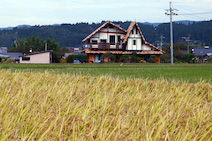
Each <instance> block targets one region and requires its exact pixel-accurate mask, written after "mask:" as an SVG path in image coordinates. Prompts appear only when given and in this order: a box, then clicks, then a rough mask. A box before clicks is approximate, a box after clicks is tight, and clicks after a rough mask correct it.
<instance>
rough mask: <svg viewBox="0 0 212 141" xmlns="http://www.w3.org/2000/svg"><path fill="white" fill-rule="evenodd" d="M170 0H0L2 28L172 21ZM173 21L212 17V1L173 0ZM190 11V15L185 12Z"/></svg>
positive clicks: (200, 19)
mask: <svg viewBox="0 0 212 141" xmlns="http://www.w3.org/2000/svg"><path fill="white" fill-rule="evenodd" d="M169 2H170V0H0V19H1V20H0V28H3V27H15V26H18V25H25V24H26V25H52V24H62V23H72V24H74V23H79V22H88V23H92V22H95V23H99V22H101V21H103V20H104V21H108V20H110V21H137V22H150V23H164V22H169V16H167V15H165V9H169ZM172 6H173V8H175V9H177V10H178V11H175V12H176V13H178V14H179V15H178V16H173V21H179V20H194V21H205V20H211V19H212V0H173V1H172ZM185 14H190V15H185Z"/></svg>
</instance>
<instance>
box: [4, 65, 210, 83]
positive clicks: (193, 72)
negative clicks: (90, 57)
mask: <svg viewBox="0 0 212 141" xmlns="http://www.w3.org/2000/svg"><path fill="white" fill-rule="evenodd" d="M0 69H11V70H12V71H15V70H16V71H17V70H23V71H36V72H44V71H54V72H55V73H59V74H61V73H66V74H81V75H91V76H101V75H110V76H112V77H119V78H129V77H130V78H144V79H157V80H158V79H161V78H164V79H166V80H168V81H172V80H179V81H186V82H191V83H195V82H199V81H205V82H208V83H211V82H212V64H175V65H174V66H171V65H170V64H122V65H121V64H112V63H109V64H48V65H41V64H36V65H34V64H0Z"/></svg>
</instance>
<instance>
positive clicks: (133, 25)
mask: <svg viewBox="0 0 212 141" xmlns="http://www.w3.org/2000/svg"><path fill="white" fill-rule="evenodd" d="M135 26H136V28H137V29H138V31H139V34H140V35H141V38H142V40H143V42H144V44H145V45H148V46H150V47H151V48H154V49H156V50H158V51H162V52H163V53H164V51H163V50H161V49H159V48H157V47H156V46H154V45H152V44H150V43H148V42H147V41H146V40H145V38H144V35H143V34H142V32H141V29H140V27H139V26H138V23H137V22H131V24H130V26H129V27H128V29H127V34H126V36H125V37H124V38H123V44H125V43H126V42H127V40H128V38H129V36H130V34H131V32H132V30H133V28H134V27H135Z"/></svg>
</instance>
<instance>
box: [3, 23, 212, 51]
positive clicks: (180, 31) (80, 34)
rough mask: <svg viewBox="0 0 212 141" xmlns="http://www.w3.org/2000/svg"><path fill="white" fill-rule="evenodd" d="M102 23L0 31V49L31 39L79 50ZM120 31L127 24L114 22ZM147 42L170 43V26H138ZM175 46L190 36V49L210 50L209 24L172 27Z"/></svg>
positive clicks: (176, 24) (175, 25)
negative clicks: (208, 47)
mask: <svg viewBox="0 0 212 141" xmlns="http://www.w3.org/2000/svg"><path fill="white" fill-rule="evenodd" d="M104 22H105V21H102V22H101V23H92V24H88V23H76V24H61V25H47V26H31V27H27V26H26V27H21V28H18V27H16V28H13V29H11V30H1V31H0V46H1V47H3V46H5V47H8V48H12V47H13V45H14V41H15V40H16V38H18V39H19V40H20V39H22V40H23V39H24V38H31V37H32V36H33V35H34V36H35V37H39V38H40V39H42V40H47V39H48V38H50V39H51V40H54V41H55V42H57V43H58V44H59V45H60V47H79V46H82V45H83V43H82V42H81V41H82V39H83V38H85V37H86V36H87V35H89V34H90V33H91V32H93V31H94V30H95V29H96V28H98V27H99V26H101V25H102V24H103V23H104ZM114 23H116V24H119V25H120V26H121V27H122V28H124V29H127V28H128V26H129V25H130V21H126V22H114ZM138 24H139V26H140V28H141V30H142V32H143V34H144V37H145V38H146V40H147V41H148V42H150V43H152V44H154V45H157V44H158V43H159V42H160V37H161V35H162V36H164V38H163V43H168V42H169V23H164V24H159V25H158V26H157V27H154V26H153V25H147V24H142V23H138ZM173 27H174V42H185V40H184V39H182V37H187V36H190V39H191V42H190V44H191V45H196V46H204V45H209V46H212V20H211V21H203V22H194V23H191V24H188V25H186V24H182V23H174V24H173Z"/></svg>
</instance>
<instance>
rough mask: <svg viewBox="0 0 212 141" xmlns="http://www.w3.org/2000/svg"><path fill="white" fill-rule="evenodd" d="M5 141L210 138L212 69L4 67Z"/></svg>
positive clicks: (1, 109)
mask: <svg viewBox="0 0 212 141" xmlns="http://www.w3.org/2000/svg"><path fill="white" fill-rule="evenodd" d="M0 74H1V75H0V140H145V141H151V140H167V141H168V140H169V141H172V140H180V141H181V140H202V141H205V140H209V141H210V140H212V84H211V82H212V81H211V77H212V65H211V64H203V65H187V64H183V65H175V66H169V65H167V64H161V65H158V64H142V65H141V64H92V65H89V64H82V65H81V64H80V65H61V64H60V65H55V64H51V65H21V64H13V65H8V64H1V65H0Z"/></svg>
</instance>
